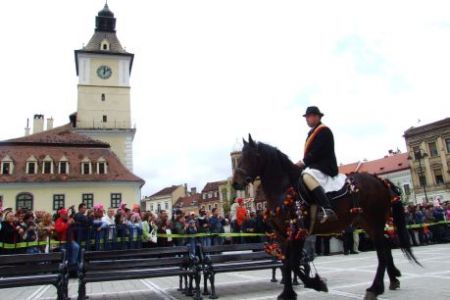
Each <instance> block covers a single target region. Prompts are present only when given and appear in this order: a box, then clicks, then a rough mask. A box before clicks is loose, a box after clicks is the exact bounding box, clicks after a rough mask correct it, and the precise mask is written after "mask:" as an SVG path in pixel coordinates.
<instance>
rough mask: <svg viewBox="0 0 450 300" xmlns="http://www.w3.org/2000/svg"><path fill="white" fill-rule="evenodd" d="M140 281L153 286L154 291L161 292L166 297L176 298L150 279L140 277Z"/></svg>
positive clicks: (174, 299)
mask: <svg viewBox="0 0 450 300" xmlns="http://www.w3.org/2000/svg"><path fill="white" fill-rule="evenodd" d="M140 281H141V282H142V283H143V284H145V285H146V286H147V287H149V288H153V290H154V291H156V292H158V293H161V294H163V295H164V296H165V297H167V298H166V299H170V300H177V298H174V297H173V296H171V295H169V294H168V293H167V292H166V291H165V290H163V289H162V288H160V287H159V286H157V285H156V284H154V283H153V282H151V281H150V280H145V279H141V280H140Z"/></svg>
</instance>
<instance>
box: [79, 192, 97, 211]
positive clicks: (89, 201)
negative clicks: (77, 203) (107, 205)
mask: <svg viewBox="0 0 450 300" xmlns="http://www.w3.org/2000/svg"><path fill="white" fill-rule="evenodd" d="M81 201H82V202H83V203H86V206H87V208H92V207H93V206H94V194H83V195H82V198H81Z"/></svg>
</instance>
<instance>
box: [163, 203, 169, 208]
mask: <svg viewBox="0 0 450 300" xmlns="http://www.w3.org/2000/svg"><path fill="white" fill-rule="evenodd" d="M164 209H165V210H168V209H169V202H164Z"/></svg>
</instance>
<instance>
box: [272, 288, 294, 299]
mask: <svg viewBox="0 0 450 300" xmlns="http://www.w3.org/2000/svg"><path fill="white" fill-rule="evenodd" d="M277 299H278V300H297V294H296V293H295V292H294V290H292V292H283V293H281V294H280V295H279V296H278V297H277Z"/></svg>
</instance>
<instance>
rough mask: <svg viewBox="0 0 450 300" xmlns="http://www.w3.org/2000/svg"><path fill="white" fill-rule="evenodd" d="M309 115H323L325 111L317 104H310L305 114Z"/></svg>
mask: <svg viewBox="0 0 450 300" xmlns="http://www.w3.org/2000/svg"><path fill="white" fill-rule="evenodd" d="M307 115H319V116H321V117H323V113H321V112H320V110H319V108H318V107H317V106H308V108H307V109H306V112H305V114H304V115H303V116H304V117H306V116H307Z"/></svg>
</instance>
